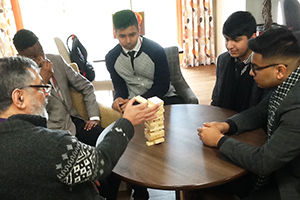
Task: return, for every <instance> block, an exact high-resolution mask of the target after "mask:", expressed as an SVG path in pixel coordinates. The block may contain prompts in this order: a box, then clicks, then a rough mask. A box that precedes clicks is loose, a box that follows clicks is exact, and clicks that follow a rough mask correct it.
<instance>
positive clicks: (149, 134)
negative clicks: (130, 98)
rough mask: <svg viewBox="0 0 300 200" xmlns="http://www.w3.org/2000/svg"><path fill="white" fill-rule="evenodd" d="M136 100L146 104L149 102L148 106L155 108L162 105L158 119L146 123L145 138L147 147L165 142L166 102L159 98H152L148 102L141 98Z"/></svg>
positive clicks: (138, 97)
mask: <svg viewBox="0 0 300 200" xmlns="http://www.w3.org/2000/svg"><path fill="white" fill-rule="evenodd" d="M135 99H136V100H137V101H138V102H140V103H144V102H146V101H148V106H149V107H150V106H153V105H155V104H158V103H160V104H161V105H160V107H159V111H158V112H157V116H158V117H157V118H156V119H154V120H151V121H147V122H145V137H146V138H147V140H148V141H147V142H146V144H147V146H152V145H154V144H159V143H162V142H164V141H165V139H164V136H165V131H164V111H165V109H164V101H163V100H161V99H160V98H158V97H156V96H155V97H151V98H149V99H148V100H146V99H145V98H143V97H141V96H137V97H135Z"/></svg>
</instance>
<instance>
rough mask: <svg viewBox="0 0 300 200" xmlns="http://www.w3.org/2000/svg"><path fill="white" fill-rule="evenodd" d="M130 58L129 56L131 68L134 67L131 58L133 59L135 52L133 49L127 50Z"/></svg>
mask: <svg viewBox="0 0 300 200" xmlns="http://www.w3.org/2000/svg"><path fill="white" fill-rule="evenodd" d="M127 54H128V55H129V56H130V58H131V65H132V69H134V65H133V59H134V54H135V51H128V53H127Z"/></svg>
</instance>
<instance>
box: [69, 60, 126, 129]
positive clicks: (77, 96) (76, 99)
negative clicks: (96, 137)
mask: <svg viewBox="0 0 300 200" xmlns="http://www.w3.org/2000/svg"><path fill="white" fill-rule="evenodd" d="M70 65H71V66H72V67H73V69H74V70H75V71H77V72H78V71H79V70H78V66H77V64H76V63H70ZM70 90H71V97H72V101H73V106H74V108H75V109H76V111H77V112H78V114H80V116H81V117H83V118H84V119H85V120H88V116H87V113H86V109H85V106H84V103H83V100H82V94H81V93H79V92H77V91H76V90H75V89H74V88H72V87H70ZM98 104H99V109H100V114H101V126H102V127H103V128H105V127H107V126H108V125H109V124H111V123H112V122H114V121H116V120H117V119H118V118H119V117H121V116H122V114H121V113H120V112H118V111H116V110H114V109H112V108H110V107H107V106H105V105H103V104H101V103H98Z"/></svg>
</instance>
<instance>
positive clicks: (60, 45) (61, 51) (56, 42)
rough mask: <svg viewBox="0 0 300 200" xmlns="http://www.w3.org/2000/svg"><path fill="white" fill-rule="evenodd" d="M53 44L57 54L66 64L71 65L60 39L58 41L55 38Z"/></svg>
mask: <svg viewBox="0 0 300 200" xmlns="http://www.w3.org/2000/svg"><path fill="white" fill-rule="evenodd" d="M54 42H55V44H56V46H57V49H58V52H59V54H60V55H61V56H62V57H63V58H64V59H65V61H66V62H67V63H71V59H70V56H69V52H68V50H67V48H66V46H65V45H64V43H63V42H62V41H61V39H59V38H58V37H55V38H54Z"/></svg>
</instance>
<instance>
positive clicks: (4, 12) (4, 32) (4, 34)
mask: <svg viewBox="0 0 300 200" xmlns="http://www.w3.org/2000/svg"><path fill="white" fill-rule="evenodd" d="M8 12H12V11H11V10H9V9H8V8H7V4H6V2H5V0H0V58H1V57H5V56H15V55H16V50H15V48H14V46H13V43H12V37H13V31H12V28H11V24H10V23H11V22H10V20H9V17H8Z"/></svg>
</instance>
